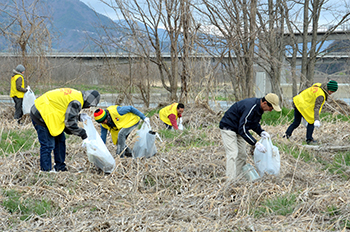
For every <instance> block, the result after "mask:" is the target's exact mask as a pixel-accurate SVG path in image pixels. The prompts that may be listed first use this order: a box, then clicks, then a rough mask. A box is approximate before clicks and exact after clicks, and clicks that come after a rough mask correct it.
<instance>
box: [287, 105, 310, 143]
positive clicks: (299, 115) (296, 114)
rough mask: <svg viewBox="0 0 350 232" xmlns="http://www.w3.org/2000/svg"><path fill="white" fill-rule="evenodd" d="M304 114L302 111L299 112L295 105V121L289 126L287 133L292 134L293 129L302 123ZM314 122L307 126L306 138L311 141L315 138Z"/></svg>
mask: <svg viewBox="0 0 350 232" xmlns="http://www.w3.org/2000/svg"><path fill="white" fill-rule="evenodd" d="M302 117H303V116H302V115H301V113H300V112H299V110H298V109H297V108H296V107H294V121H293V123H292V124H291V125H290V126H289V127H288V129H287V131H286V135H288V136H291V135H292V133H293V131H294V130H295V129H296V128H297V127H298V126H299V125H300V123H301V118H302ZM314 128H315V127H314V124H310V123H308V124H307V128H306V140H307V141H308V140H309V141H311V140H313V138H312V134H313V133H314Z"/></svg>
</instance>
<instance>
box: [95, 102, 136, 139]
mask: <svg viewBox="0 0 350 232" xmlns="http://www.w3.org/2000/svg"><path fill="white" fill-rule="evenodd" d="M117 107H118V105H114V106H110V107H108V108H107V110H108V112H109V114H110V115H111V118H112V120H113V122H114V124H115V125H116V128H111V127H109V126H108V125H107V124H101V125H102V127H104V128H106V129H107V130H109V131H110V132H111V136H112V141H113V143H114V144H117V142H118V134H119V130H120V129H122V128H129V127H132V126H133V125H135V124H136V123H138V122H139V121H140V117H139V116H137V115H136V114H133V113H131V112H129V113H126V114H124V115H120V114H119V113H118V111H117Z"/></svg>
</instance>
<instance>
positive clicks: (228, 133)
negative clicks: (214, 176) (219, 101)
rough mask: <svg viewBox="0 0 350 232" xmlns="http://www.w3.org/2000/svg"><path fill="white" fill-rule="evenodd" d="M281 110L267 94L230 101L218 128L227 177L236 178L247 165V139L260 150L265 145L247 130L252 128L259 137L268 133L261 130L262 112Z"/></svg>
mask: <svg viewBox="0 0 350 232" xmlns="http://www.w3.org/2000/svg"><path fill="white" fill-rule="evenodd" d="M273 109H274V110H276V111H281V108H280V107H279V98H278V96H277V95H276V94H274V93H269V94H267V95H266V96H265V97H263V98H247V99H244V100H242V101H239V102H236V103H235V104H233V105H232V106H231V107H230V108H229V109H228V110H227V111H226V112H225V114H224V116H223V117H222V119H221V121H220V124H219V127H220V129H221V137H222V141H223V144H224V147H225V151H226V176H227V177H228V178H230V179H236V178H237V177H238V176H239V175H240V174H241V173H242V167H243V166H244V165H245V164H246V158H247V154H246V142H247V143H249V144H250V145H252V146H255V147H256V149H258V150H259V151H260V152H266V148H265V147H264V145H262V144H261V143H259V142H257V140H256V139H255V138H254V137H253V136H252V135H251V134H250V133H249V130H253V131H255V132H256V133H257V134H258V135H260V136H262V137H270V135H269V134H268V133H267V132H266V131H264V130H263V129H261V126H260V120H261V116H262V114H263V113H264V112H265V111H272V110H273Z"/></svg>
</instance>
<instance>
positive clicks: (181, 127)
mask: <svg viewBox="0 0 350 232" xmlns="http://www.w3.org/2000/svg"><path fill="white" fill-rule="evenodd" d="M178 128H179V130H183V129H184V125H183V124H182V117H181V118H180V119H179V126H178Z"/></svg>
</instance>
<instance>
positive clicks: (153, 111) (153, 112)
mask: <svg viewBox="0 0 350 232" xmlns="http://www.w3.org/2000/svg"><path fill="white" fill-rule="evenodd" d="M159 110H160V109H152V110H150V111H147V112H146V113H145V116H146V117H149V118H150V117H152V116H153V115H155V114H158V113H159Z"/></svg>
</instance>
